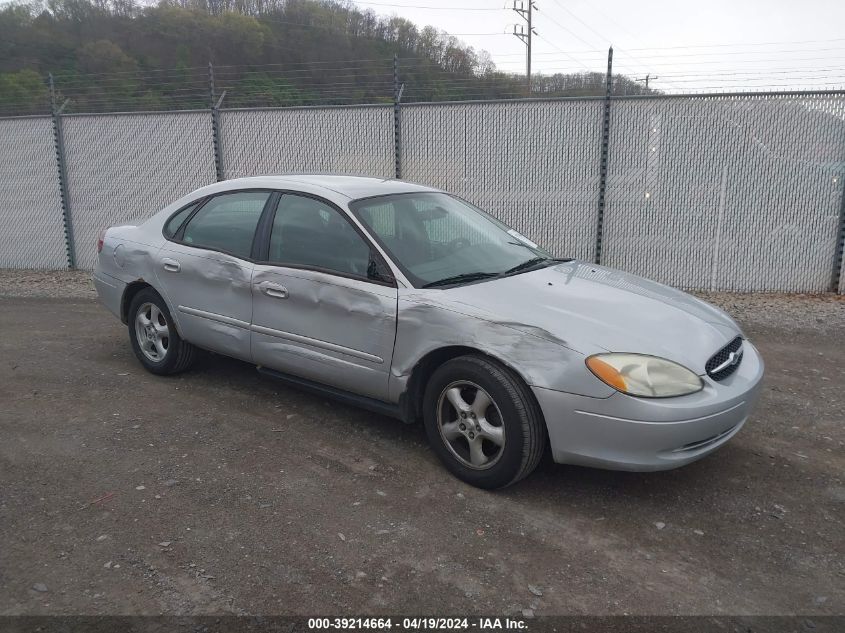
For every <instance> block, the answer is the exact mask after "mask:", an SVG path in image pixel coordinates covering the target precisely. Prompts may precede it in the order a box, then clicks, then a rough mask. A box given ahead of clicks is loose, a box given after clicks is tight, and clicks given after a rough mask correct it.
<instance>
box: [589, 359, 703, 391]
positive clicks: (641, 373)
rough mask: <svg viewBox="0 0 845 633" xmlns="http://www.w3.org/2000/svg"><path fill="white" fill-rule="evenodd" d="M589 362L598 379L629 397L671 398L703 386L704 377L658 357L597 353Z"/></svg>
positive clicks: (699, 389)
mask: <svg viewBox="0 0 845 633" xmlns="http://www.w3.org/2000/svg"><path fill="white" fill-rule="evenodd" d="M586 362H587V367H589V369H590V371H591V372H593V374H595V376H596V378H598V379H599V380H601V381H602V382H603V383H605V384H606V385H609V386H611V387H613V388H614V389H616V390H617V391H621V392H622V393H627V394H628V395H630V396H642V397H645V398H668V397H670V396H683V395H686V394H689V393H695V392H696V391H701V390H702V389H703V388H704V383H703V382H702V381H701V378H699V377H698V376H696V375H695V374H694V373H693V372H691V371H690V370H689V369H687V368H686V367H684V366H683V365H679V364H678V363H673V362H672V361H671V360H666V359H665V358H657V357H656V356H646V355H645V354H616V353H611V354H596V355H595V356H590V357H589V358H588V359H587V361H586Z"/></svg>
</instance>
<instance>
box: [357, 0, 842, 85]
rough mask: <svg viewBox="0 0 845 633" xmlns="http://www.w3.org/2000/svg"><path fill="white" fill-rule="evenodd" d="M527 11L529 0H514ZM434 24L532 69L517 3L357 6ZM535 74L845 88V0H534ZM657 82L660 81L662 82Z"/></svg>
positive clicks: (502, 60)
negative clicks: (519, 33) (518, 33)
mask: <svg viewBox="0 0 845 633" xmlns="http://www.w3.org/2000/svg"><path fill="white" fill-rule="evenodd" d="M516 1H517V4H523V5H525V6H527V2H528V0H516ZM354 4H356V5H358V6H359V7H360V8H362V9H372V10H373V11H375V12H376V13H378V14H382V15H393V14H396V15H400V16H402V17H404V18H407V19H409V20H411V21H413V22H415V23H416V24H418V25H420V26H424V25H426V24H431V25H432V26H435V27H437V28H439V29H443V30H444V31H446V32H448V33H450V34H452V35H455V36H457V37H459V38H460V39H461V40H463V41H464V42H465V43H467V44H469V45H471V46H473V47H474V48H476V49H485V50H487V51H488V52H490V53H491V55H492V56H493V60H494V61H495V62H496V65H497V67H498V69H499V70H503V71H508V72H520V73H522V72H524V69H525V46H524V45H523V44H522V42H521V41H520V40H519V39H517V38H516V37H515V36H513V35H510V34H508V33H509V32H511V31H512V30H513V25H514V24H515V23H520V22H521V23H523V24H524V21H523V20H522V18H521V17H520V16H519V15H518V14H517V13H516V12H514V11H513V10H511V9H509V8H504V7H510V6H513V0H510V1H508V0H394V1H393V2H391V1H390V0H374V1H373V2H363V1H359V0H354ZM534 6H535V7H536V8H535V9H534V12H533V23H534V28H535V29H536V31H537V36H536V37H535V38H534V40H533V54H532V66H533V70H534V72H546V73H552V72H580V71H584V70H591V71H598V72H604V70H605V68H606V65H607V49H608V47H609V46H610V45H613V48H614V72H619V73H624V74H626V75H628V76H633V77H635V78H644V77H645V76H646V75H651V77H652V78H651V79H650V87H653V88H658V89H661V90H665V91H667V92H681V91H684V92H687V91H727V90H745V89H766V90H791V89H810V88H812V89H839V88H845V29H843V25H845V0H800V1H798V0H767V1H763V0H708V1H707V2H692V1H690V0H686V1H685V0H647V1H640V2H635V1H631V0H602V1H601V2H590V1H588V0H535V2H534ZM654 77H657V79H654Z"/></svg>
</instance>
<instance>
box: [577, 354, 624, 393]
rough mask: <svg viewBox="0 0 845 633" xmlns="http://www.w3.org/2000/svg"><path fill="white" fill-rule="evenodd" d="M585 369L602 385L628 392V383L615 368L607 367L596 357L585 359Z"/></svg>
mask: <svg viewBox="0 0 845 633" xmlns="http://www.w3.org/2000/svg"><path fill="white" fill-rule="evenodd" d="M587 367H589V368H590V371H591V372H593V373H594V374H595V375H596V377H597V378H598V379H599V380H601V381H602V382H603V383H605V384H608V385H610V386H611V387H613V388H614V389H616V390H617V391H628V383H626V382H625V379H624V378H623V377H622V374H620V373H619V372H618V371H617V370H616V368H615V367H613V366H612V365H608V364H607V363H606V362H604V361H603V360H602V359H601V358H599V357H598V356H590V357H589V358H588V359H587Z"/></svg>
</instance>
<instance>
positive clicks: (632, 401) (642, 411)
mask: <svg viewBox="0 0 845 633" xmlns="http://www.w3.org/2000/svg"><path fill="white" fill-rule="evenodd" d="M743 347H744V354H743V359H742V364H741V365H740V367H739V369H738V370H737V371H736V372H735V373H734V374H733V375H731V376H729V377H728V378H727V379H725V380H724V381H722V382H713V381H712V380H710V379H709V378H705V379H704V380H705V387H704V389H703V390H702V391H700V392H698V393H695V394H691V395H688V396H679V397H677V398H661V399H656V398H635V397H632V396H627V395H625V394H622V393H618V392H617V393H614V394H613V395H612V396H610V397H609V398H590V397H587V396H579V395H575V394H570V393H564V392H561V391H554V390H551V389H543V388H541V387H533V388H532V389H533V391H534V395H535V396H536V397H537V401H538V402H539V404H540V407H541V408H542V410H543V414H544V415H545V418H546V426H547V427H548V430H549V441H550V443H551V449H552V455H553V456H554V460H555V461H556V462H558V463H561V464H578V465H582V466H595V467H598V468H609V469H612V470H634V471H649V470H667V469H670V468H677V467H678V466H683V465H684V464H688V463H690V462H693V461H695V460H697V459H700V458H701V457H704V456H705V455H707V454H709V453H712V452H713V451H715V450H716V449H717V448H719V447H720V446H722V445H723V444H724V443H725V442H727V441H728V440H729V439H731V438H732V437H733V436H734V435H736V434H737V433H738V432H739V430H740V429H741V428H742V426H743V424H745V421H746V420H747V419H748V416H749V414H750V413H751V410H752V409H753V407H754V405H755V403H756V402H757V399H758V397H759V395H760V389H761V386H762V378H763V360H762V358H760V353H759V352H758V351H757V349H756V348H755V347H754V346H753V345H752V344H751V343H749V342H748V341H747V340H746V341H745V342H744V344H743Z"/></svg>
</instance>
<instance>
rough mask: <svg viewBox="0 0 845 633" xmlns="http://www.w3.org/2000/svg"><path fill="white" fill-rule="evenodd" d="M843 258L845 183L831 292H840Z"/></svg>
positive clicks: (844, 245)
mask: <svg viewBox="0 0 845 633" xmlns="http://www.w3.org/2000/svg"><path fill="white" fill-rule="evenodd" d="M843 258H845V182H843V183H842V200H841V201H840V203H839V230H838V231H837V232H836V245H835V247H834V254H833V275H832V276H831V279H830V291H831V292H837V293H838V292H839V283H840V282H841V276H842V261H843ZM844 294H845V293H844Z"/></svg>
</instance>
